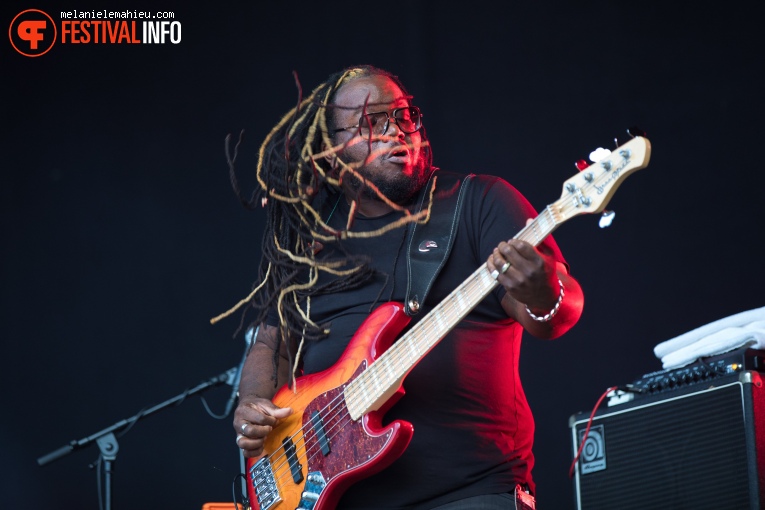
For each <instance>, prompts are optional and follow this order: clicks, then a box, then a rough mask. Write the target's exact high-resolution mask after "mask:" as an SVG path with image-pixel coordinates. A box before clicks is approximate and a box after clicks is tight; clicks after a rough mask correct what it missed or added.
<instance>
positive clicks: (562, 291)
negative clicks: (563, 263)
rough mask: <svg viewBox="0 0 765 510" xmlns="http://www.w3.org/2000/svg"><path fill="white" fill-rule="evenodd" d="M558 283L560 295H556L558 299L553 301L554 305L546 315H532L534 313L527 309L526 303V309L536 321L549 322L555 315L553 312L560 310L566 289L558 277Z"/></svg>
mask: <svg viewBox="0 0 765 510" xmlns="http://www.w3.org/2000/svg"><path fill="white" fill-rule="evenodd" d="M558 285H560V296H558V301H556V302H555V306H553V307H552V310H550V312H549V313H548V314H547V315H543V316H542V317H540V316H538V315H534V313H533V312H532V311H531V310H529V307H528V305H526V311H527V312H528V314H529V315H530V316H531V318H532V319H534V320H535V321H537V322H549V321H550V319H552V318H553V317H555V314H556V313H558V310H560V304H561V303H562V302H563V296H564V295H565V294H566V290H565V289H564V288H563V282H562V281H560V278H559V279H558Z"/></svg>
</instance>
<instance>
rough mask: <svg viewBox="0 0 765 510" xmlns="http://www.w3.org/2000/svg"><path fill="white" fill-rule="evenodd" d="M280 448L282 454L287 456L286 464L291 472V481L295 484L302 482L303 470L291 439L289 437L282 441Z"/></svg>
mask: <svg viewBox="0 0 765 510" xmlns="http://www.w3.org/2000/svg"><path fill="white" fill-rule="evenodd" d="M282 447H283V448H284V453H285V454H286V455H287V462H288V463H289V465H290V471H291V472H292V480H293V481H294V482H295V483H300V482H302V481H303V469H302V466H301V465H300V463H299V462H298V459H297V452H296V451H295V443H293V442H292V439H290V438H289V437H285V438H284V439H282Z"/></svg>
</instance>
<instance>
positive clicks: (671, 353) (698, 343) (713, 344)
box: [654, 307, 765, 369]
mask: <svg viewBox="0 0 765 510" xmlns="http://www.w3.org/2000/svg"><path fill="white" fill-rule="evenodd" d="M745 345H748V346H750V347H752V348H754V349H763V348H765V307H762V308H755V309H753V310H747V311H745V312H740V313H737V314H735V315H731V316H729V317H725V318H722V319H720V320H717V321H714V322H710V323H709V324H707V325H705V326H701V327H700V328H696V329H694V330H691V331H688V332H687V333H683V334H682V335H679V336H677V337H675V338H672V339H670V340H666V341H664V342H661V343H660V344H658V345H656V347H654V354H655V355H656V357H657V358H659V359H661V361H662V366H663V367H664V368H665V369H669V368H677V367H682V366H685V365H687V364H689V363H693V362H694V361H696V360H698V359H699V358H702V357H705V356H713V355H715V354H722V353H725V352H728V351H732V350H734V349H737V348H739V347H743V346H745Z"/></svg>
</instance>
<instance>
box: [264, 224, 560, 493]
mask: <svg viewBox="0 0 765 510" xmlns="http://www.w3.org/2000/svg"><path fill="white" fill-rule="evenodd" d="M546 215H549V211H547V210H545V211H543V212H542V213H541V214H540V215H539V216H538V218H540V219H541V222H544V221H545V220H546V218H545V216H546ZM529 230H530V229H529ZM527 231H528V230H527ZM521 233H523V231H522V232H521ZM521 233H519V235H518V236H517V237H520V236H521ZM484 266H485V264H484ZM479 269H484V268H483V267H482V268H479ZM486 277H487V276H486V273H484V272H483V271H476V272H475V273H474V274H473V275H472V277H471V278H468V280H466V282H465V284H463V285H461V286H460V287H458V288H457V289H456V290H455V291H454V292H453V294H454V295H457V294H459V295H462V296H465V297H468V298H471V299H472V300H473V301H476V302H477V299H474V297H473V295H474V294H477V295H478V297H479V298H481V299H482V298H483V297H485V295H486V294H488V292H490V291H491V289H492V288H493V287H494V284H496V282H495V281H494V280H493V279H492V280H491V282H490V284H489V285H488V286H487V288H486V289H478V292H475V289H468V291H467V292H465V291H464V287H467V286H469V285H470V284H472V283H473V282H475V281H476V280H477V281H478V283H479V284H480V283H481V280H484V281H485V278H486ZM445 303H446V305H445V306H443V307H439V310H434V312H435V313H436V315H438V312H441V313H443V311H444V309H447V310H448V308H449V306H448V305H449V304H451V300H448V299H447V300H445ZM425 326H426V327H425V328H421V329H422V331H421V336H424V337H428V336H433V333H434V332H436V331H438V332H439V333H442V332H443V331H442V330H443V329H444V328H443V327H440V326H439V325H438V324H435V323H433V326H432V327H428V326H429V324H427V323H425ZM447 331H448V330H447ZM439 336H440V335H439ZM395 345H403V343H399V344H395ZM386 353H388V356H385V353H383V355H382V356H381V357H380V359H378V360H377V361H376V362H375V363H377V362H380V363H381V364H385V363H386V362H390V361H393V362H396V361H399V360H397V359H396V356H398V357H399V358H401V357H402V356H403V357H407V354H406V353H405V352H404V349H403V348H398V349H393V350H391V349H389V350H388V351H386ZM421 356H422V355H421V354H420V353H416V356H415V357H416V358H419V357H421ZM382 358H385V359H382ZM390 358H393V359H392V360H391V359H390ZM368 373H369V370H367V371H365V372H362V373H361V374H360V375H359V377H358V378H357V379H356V383H357V384H354V385H353V386H351V388H350V389H351V390H352V389H353V388H354V387H358V388H360V389H359V390H358V391H356V392H355V393H354V392H352V391H351V392H348V391H347V389H346V390H343V391H342V392H341V393H340V394H339V395H338V396H337V397H335V399H334V400H333V401H332V402H331V403H330V405H333V404H337V403H338V401H339V400H340V398H341V397H343V396H345V399H346V401H348V400H353V399H354V398H361V399H362V401H363V400H364V399H365V397H363V396H361V397H358V394H359V393H364V391H363V390H365V389H367V387H368V386H369V384H368V379H369V375H368ZM349 386H350V385H349ZM376 386H378V387H379V384H377V385H376ZM366 393H367V394H369V391H366ZM367 400H368V399H367ZM330 405H327V406H325V408H324V409H322V411H323V412H325V413H326V416H325V419H327V420H328V421H330V422H332V421H334V423H333V425H332V426H331V428H330V429H329V430H328V431H326V432H329V436H330V439H331V438H334V437H336V434H337V433H336V430H337V428H338V427H339V426H341V425H342V423H341V420H339V419H337V418H338V417H339V413H335V415H334V416H333V415H331V414H329V413H331V412H333V411H335V410H336V409H337V406H335V408H334V409H331V410H330V411H329V413H327V408H328V407H330ZM347 416H350V415H349V414H348V415H347ZM305 429H306V427H305V426H303V427H301V428H300V429H298V431H296V433H295V434H293V436H292V438H291V439H292V440H293V444H295V442H294V440H295V438H297V436H298V435H299V434H300V433H301V432H303V433H304V434H303V438H302V439H303V447H302V448H300V449H301V450H305V453H301V454H300V455H298V454H297V450H298V448H297V447H296V448H295V453H294V454H288V453H286V452H281V451H280V452H279V453H280V455H279V457H276V458H273V454H272V455H271V456H270V457H269V458H270V459H272V466H273V467H272V469H273V471H275V472H276V473H275V474H276V476H275V478H276V479H278V480H280V481H281V480H283V479H284V478H285V477H287V476H290V477H291V469H287V470H286V471H285V472H284V475H282V474H280V473H279V471H281V470H282V469H284V468H285V467H287V468H289V465H290V464H291V463H292V462H293V461H295V460H298V461H299V460H303V459H305V458H306V456H308V455H311V457H308V460H309V462H310V460H311V459H312V458H313V455H316V454H315V453H311V452H309V451H308V450H309V448H310V446H311V445H310V444H309V443H310V441H311V439H310V438H309V434H307V433H305ZM288 455H289V456H293V455H294V456H295V457H296V458H295V459H287V463H286V464H284V463H282V464H276V463H277V462H279V461H281V460H282V459H284V458H285V457H286V456H288ZM256 487H257V485H256Z"/></svg>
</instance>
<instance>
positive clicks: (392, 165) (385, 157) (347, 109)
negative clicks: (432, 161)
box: [332, 76, 429, 204]
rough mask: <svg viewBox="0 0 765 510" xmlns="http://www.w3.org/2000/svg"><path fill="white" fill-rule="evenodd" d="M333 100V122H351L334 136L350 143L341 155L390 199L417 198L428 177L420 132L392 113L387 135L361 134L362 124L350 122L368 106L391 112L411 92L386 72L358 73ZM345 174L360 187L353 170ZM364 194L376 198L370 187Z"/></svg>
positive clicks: (405, 102)
mask: <svg viewBox="0 0 765 510" xmlns="http://www.w3.org/2000/svg"><path fill="white" fill-rule="evenodd" d="M334 104H335V105H336V106H337V107H336V108H333V109H332V110H333V111H332V114H333V115H334V121H335V127H336V128H338V129H339V128H346V127H347V128H348V129H345V130H342V131H339V132H337V133H336V134H335V136H334V140H335V143H336V144H338V145H342V144H346V146H345V148H344V149H343V150H342V151H341V152H340V153H338V155H339V157H340V158H341V159H342V160H343V161H344V162H345V163H347V164H353V165H352V166H353V167H354V168H357V170H358V172H359V173H360V174H361V176H362V177H363V178H364V179H366V180H368V181H371V182H372V183H373V184H374V185H375V186H377V187H378V189H379V190H380V191H381V192H382V193H383V194H384V195H385V196H386V197H388V199H390V200H391V201H393V202H395V203H398V204H405V203H407V202H408V201H409V200H411V199H412V198H414V196H415V195H416V194H417V192H418V191H419V189H420V188H421V187H422V186H423V185H425V183H426V182H427V180H428V177H429V173H428V172H427V170H428V169H426V168H425V158H424V156H423V153H422V137H421V135H420V132H419V131H417V132H414V133H409V134H407V133H404V132H403V131H402V130H401V128H400V127H399V126H398V125H397V124H396V123H395V122H394V121H393V119H392V118H391V119H390V121H389V124H388V129H387V131H386V132H385V134H384V135H372V136H371V138H366V137H365V136H361V135H360V134H359V130H358V128H356V127H351V126H357V125H358V124H359V120H360V119H361V118H362V117H363V115H364V113H365V111H366V113H368V114H369V113H376V112H387V113H388V114H389V115H392V111H393V110H394V109H395V108H400V107H404V106H409V98H408V97H407V96H405V95H404V93H403V91H402V90H401V89H400V88H399V87H398V85H396V83H395V82H394V81H393V80H391V79H390V78H388V77H387V76H367V77H363V78H356V79H354V80H352V81H350V82H348V83H346V84H345V85H343V86H342V87H341V88H340V89H339V90H338V91H337V94H336V95H335V102H334ZM365 104H366V110H365V109H364V105H365ZM383 117H384V116H383ZM365 128H366V125H365ZM354 163H355V164H354ZM359 165H360V166H359ZM343 179H344V182H345V181H347V182H348V183H349V184H350V186H351V189H352V190H353V191H354V192H355V191H358V190H359V188H361V187H362V182H361V181H359V180H357V179H355V178H353V177H352V176H351V175H350V174H345V176H344V177H343ZM363 194H364V196H365V197H366V198H370V199H373V200H375V199H378V197H377V195H376V194H375V193H374V191H373V190H371V189H369V188H367V187H364V191H363Z"/></svg>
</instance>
